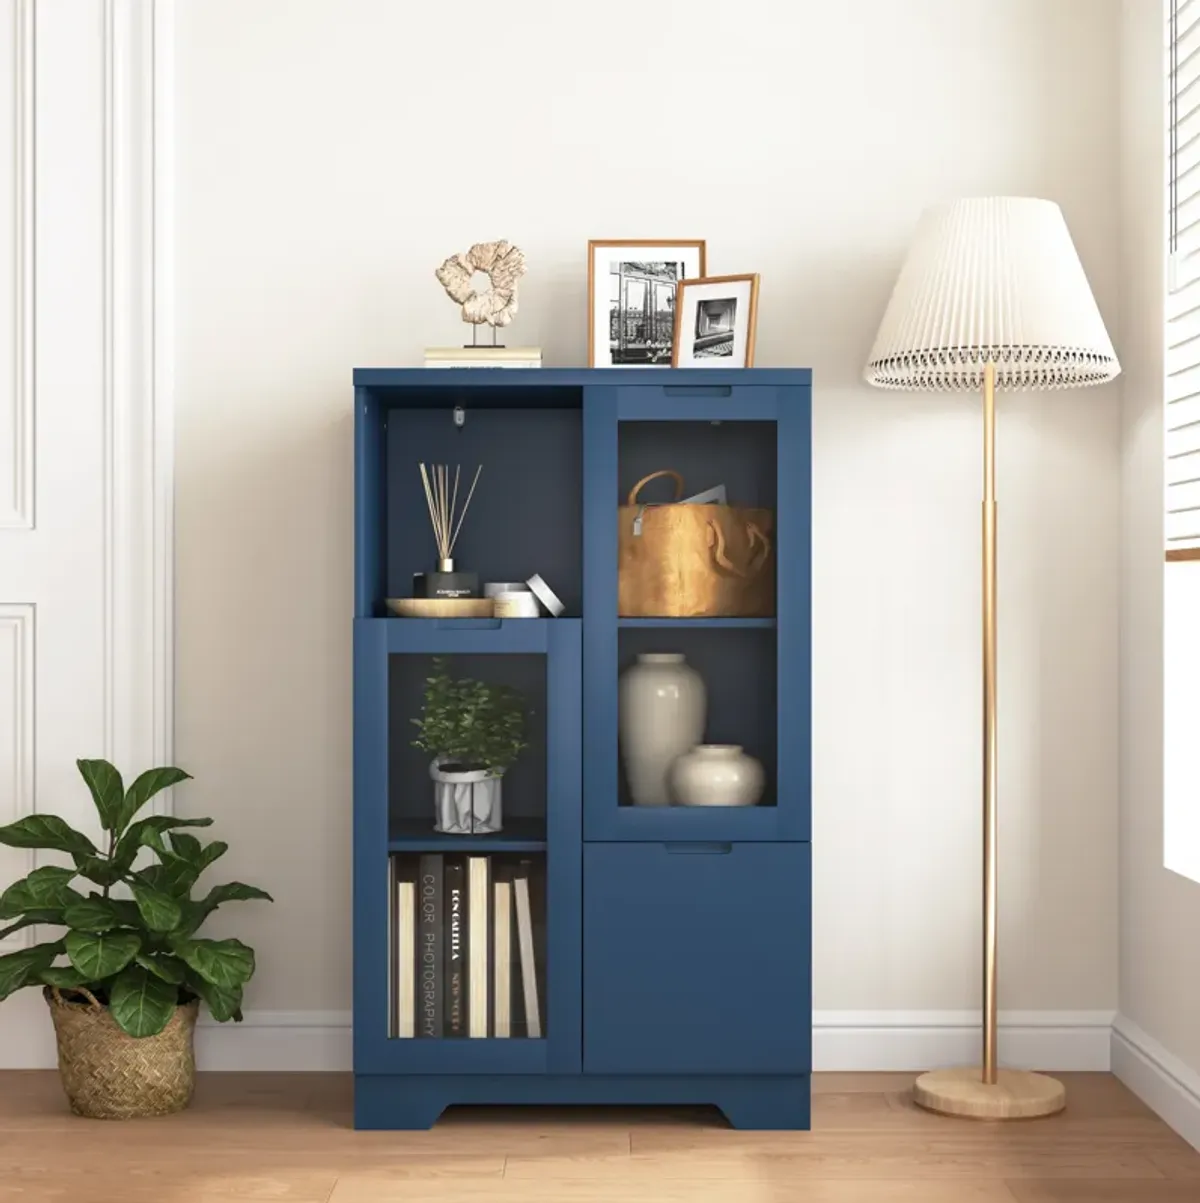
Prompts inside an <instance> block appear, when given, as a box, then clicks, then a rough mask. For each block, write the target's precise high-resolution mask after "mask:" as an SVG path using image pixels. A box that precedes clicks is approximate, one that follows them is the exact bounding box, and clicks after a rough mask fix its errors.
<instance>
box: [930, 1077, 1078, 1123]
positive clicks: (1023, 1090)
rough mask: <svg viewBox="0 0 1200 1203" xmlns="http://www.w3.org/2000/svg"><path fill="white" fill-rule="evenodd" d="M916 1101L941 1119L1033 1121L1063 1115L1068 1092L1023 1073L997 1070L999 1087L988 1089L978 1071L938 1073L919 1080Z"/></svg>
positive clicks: (1052, 1080)
mask: <svg viewBox="0 0 1200 1203" xmlns="http://www.w3.org/2000/svg"><path fill="white" fill-rule="evenodd" d="M913 1101H914V1102H915V1103H916V1104H917V1106H918V1107H924V1108H925V1110H927V1111H936V1112H938V1114H940V1115H961V1116H965V1117H967V1118H968V1119H1034V1118H1036V1117H1038V1116H1042V1115H1054V1114H1056V1113H1057V1112H1059V1111H1061V1110H1062V1109H1063V1108H1064V1107H1065V1106H1066V1105H1067V1092H1066V1089H1065V1088H1064V1086H1063V1084H1062V1083H1061V1082H1057V1081H1055V1079H1054V1078H1048V1077H1046V1075H1045V1074H1035V1073H1027V1072H1025V1071H1024V1070H1018V1069H1001V1070H997V1072H996V1083H995V1085H994V1086H989V1085H987V1084H985V1083H984V1081H983V1071H982V1070H981V1069H979V1068H978V1067H975V1068H972V1069H938V1070H934V1071H933V1072H932V1073H927V1074H922V1075H921V1076H920V1077H919V1078H918V1079H917V1081H916V1084H915V1085H914V1086H913Z"/></svg>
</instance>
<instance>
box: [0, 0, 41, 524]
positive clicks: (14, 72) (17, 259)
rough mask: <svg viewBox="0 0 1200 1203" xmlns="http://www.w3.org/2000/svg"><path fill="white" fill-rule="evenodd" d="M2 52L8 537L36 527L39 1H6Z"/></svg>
mask: <svg viewBox="0 0 1200 1203" xmlns="http://www.w3.org/2000/svg"><path fill="white" fill-rule="evenodd" d="M3 8H4V10H6V11H3V17H0V20H4V23H5V25H6V26H7V28H5V30H4V33H3V35H2V36H0V45H2V44H3V42H5V41H7V42H8V44H9V53H8V54H7V55H3V56H0V57H4V58H7V59H8V64H7V65H8V68H9V70H8V71H6V72H5V75H6V76H7V77H8V79H9V80H11V81H12V82H11V85H10V88H9V96H8V98H7V99H8V102H9V104H10V105H11V119H10V121H9V122H8V123H7V124H8V129H7V131H6V136H5V139H4V143H5V144H4V146H3V153H4V155H5V158H6V159H7V161H8V162H9V163H11V164H12V179H11V181H10V183H11V186H10V188H8V189H6V191H7V192H8V205H7V206H6V208H7V209H8V219H9V220H8V222H7V224H8V226H9V229H8V230H7V231H6V233H7V235H8V236H7V238H5V243H6V244H7V245H6V249H5V252H4V259H3V262H2V263H0V281H3V282H4V285H3V286H4V287H6V288H7V289H8V290H9V295H8V297H6V298H5V303H4V305H3V306H2V307H0V312H3V311H4V310H5V309H9V308H10V307H11V310H10V313H9V316H8V320H7V322H6V323H4V324H5V325H6V326H7V327H8V328H7V329H6V330H5V331H4V332H3V336H4V338H5V342H6V343H7V346H6V349H5V352H4V360H3V361H2V369H3V377H4V378H3V381H2V382H0V447H4V448H5V450H4V451H3V452H0V533H4V532H8V531H22V530H32V529H33V526H34V497H35V488H34V467H35V454H34V447H35V441H34V432H35V400H34V373H33V362H34V360H33V333H34V316H33V315H34V291H33V289H34V241H33V239H34V139H35V125H34V57H35V48H34V0H5V3H4V6H3Z"/></svg>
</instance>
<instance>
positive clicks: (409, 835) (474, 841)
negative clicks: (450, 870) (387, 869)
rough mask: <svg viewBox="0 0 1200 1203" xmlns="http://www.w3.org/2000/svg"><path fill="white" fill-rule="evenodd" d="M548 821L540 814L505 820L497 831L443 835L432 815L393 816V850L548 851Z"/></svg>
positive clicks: (391, 838)
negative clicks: (539, 817)
mask: <svg viewBox="0 0 1200 1203" xmlns="http://www.w3.org/2000/svg"><path fill="white" fill-rule="evenodd" d="M545 850H546V821H545V819H538V818H520V817H518V818H512V819H507V820H505V823H504V830H503V831H498V832H496V834H495V835H443V834H442V833H440V832H437V831H434V830H433V825H432V820H429V819H397V820H393V822H392V825H391V832H390V833H389V838H388V851H389V852H462V853H475V854H478V853H481V852H485V853H486V852H544V851H545Z"/></svg>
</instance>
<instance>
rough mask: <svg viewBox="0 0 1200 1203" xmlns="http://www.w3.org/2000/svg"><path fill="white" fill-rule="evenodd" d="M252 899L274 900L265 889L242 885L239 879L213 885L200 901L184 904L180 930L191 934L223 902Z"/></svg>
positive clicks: (185, 933)
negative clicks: (220, 884)
mask: <svg viewBox="0 0 1200 1203" xmlns="http://www.w3.org/2000/svg"><path fill="white" fill-rule="evenodd" d="M254 899H263V900H265V901H266V902H274V901H275V899H273V898H272V897H271V895H270V894H268V893H267V892H266V890H260V889H259V888H258V887H257V886H248V885H244V884H243V883H242V882H240V881H231V882H229V883H228V884H226V885H222V886H214V887H213V888H212V889H211V890H209V892H208V895H207V897H205V898H203V899H202V900H201V901H199V902H190V903H187V904H185V906H184V908H183V917H182V919H181V921H180V931H181V933H182V934H183V935H191V933H192V932H194V931H195V930H196V929H197V928H198V927H199V926H200V925H201V924H202V923H203V922H204V920H205V919H207V918H208V916H209V915H211V914H212V913H213V911H215V910H216V909H217V907H219V906H220V905H221V904H222V903H224V902H250V901H252V900H254Z"/></svg>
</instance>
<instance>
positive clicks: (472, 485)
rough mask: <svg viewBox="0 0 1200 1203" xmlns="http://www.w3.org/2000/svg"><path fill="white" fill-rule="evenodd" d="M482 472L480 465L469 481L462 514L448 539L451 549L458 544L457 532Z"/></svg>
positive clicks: (460, 528) (460, 527)
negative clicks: (472, 478) (469, 489)
mask: <svg viewBox="0 0 1200 1203" xmlns="http://www.w3.org/2000/svg"><path fill="white" fill-rule="evenodd" d="M482 471H483V465H482V464H480V465H479V467H478V468H476V469H475V479H474V480H473V481H471V491H470V492H469V493H468V494H467V500H466V501H465V502H464V503H463V508H462V513H461V514H460V515H459V516H458V525H457V526H456V527H455V528H454V534H453V535H452V536H451V539H450V546H451V547H452V548H453V546H454V545H455V543H457V542H458V532H459V531H460V530H462V524H463V519H464V518H465V517H466V516H467V507H468V506H469V505H470V504H471V498H472V497H474V496H475V486H476V485H477V484H478V483H479V474H480V472H482Z"/></svg>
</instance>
